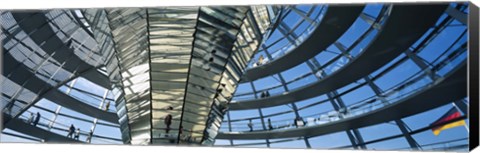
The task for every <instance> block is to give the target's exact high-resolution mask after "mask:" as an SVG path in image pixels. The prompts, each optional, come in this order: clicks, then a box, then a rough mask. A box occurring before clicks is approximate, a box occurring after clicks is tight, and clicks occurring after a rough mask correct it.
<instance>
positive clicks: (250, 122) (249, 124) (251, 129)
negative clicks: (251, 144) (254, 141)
mask: <svg viewBox="0 0 480 153" xmlns="http://www.w3.org/2000/svg"><path fill="white" fill-rule="evenodd" d="M248 127H249V128H250V132H252V131H253V123H252V119H249V120H248Z"/></svg>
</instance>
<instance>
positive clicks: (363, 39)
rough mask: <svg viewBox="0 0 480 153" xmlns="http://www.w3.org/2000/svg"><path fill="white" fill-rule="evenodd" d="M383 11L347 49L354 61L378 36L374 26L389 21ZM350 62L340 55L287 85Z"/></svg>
mask: <svg viewBox="0 0 480 153" xmlns="http://www.w3.org/2000/svg"><path fill="white" fill-rule="evenodd" d="M386 7H387V6H386ZM383 9H384V10H383V14H382V13H380V15H378V16H377V19H376V20H375V23H373V24H371V25H370V26H369V27H367V28H368V30H366V31H365V32H364V33H363V34H362V36H360V38H359V39H358V40H357V41H356V42H354V43H353V44H352V45H351V46H350V47H349V48H348V49H347V51H346V52H347V53H349V54H350V55H351V57H352V59H353V58H355V57H357V56H358V55H359V54H360V53H362V52H363V51H364V48H365V47H367V45H368V44H369V43H370V42H371V40H372V39H373V38H374V37H375V36H376V35H377V34H378V29H375V28H374V25H376V24H381V25H383V23H385V21H386V20H387V19H388V15H389V11H388V9H386V8H383ZM356 22H361V21H360V20H357V21H356ZM350 28H352V27H350ZM342 37H345V35H344V36H342ZM332 45H334V44H332ZM324 51H325V52H327V51H328V50H324ZM320 54H321V53H320ZM350 61H351V59H349V58H347V57H344V56H343V54H342V53H338V55H337V56H336V57H334V58H331V59H330V61H328V62H326V63H325V64H324V65H323V66H321V67H318V68H316V69H315V70H314V71H309V72H306V73H304V74H301V75H300V76H298V77H296V78H294V79H292V80H290V81H288V82H286V83H285V85H286V86H288V85H291V84H294V83H297V82H301V81H306V80H305V78H308V77H310V76H312V75H317V74H318V73H321V72H322V71H323V72H325V73H327V74H331V73H333V72H335V71H337V70H339V69H340V68H341V67H343V66H345V65H347V64H348V63H349V62H350ZM294 68H295V67H294ZM311 82H315V81H308V80H307V81H306V82H303V83H301V84H295V86H297V88H298V87H302V86H305V85H307V84H308V83H311ZM280 88H283V85H282V84H281V83H279V84H276V85H274V86H272V87H268V88H265V89H261V90H257V91H256V92H257V93H253V91H252V92H247V93H236V95H235V96H234V100H233V101H232V102H241V101H244V100H251V99H255V97H254V96H253V95H254V94H258V93H261V92H264V91H270V90H276V89H280ZM289 89H290V90H292V89H296V88H289ZM283 93H284V92H271V95H280V94H283Z"/></svg>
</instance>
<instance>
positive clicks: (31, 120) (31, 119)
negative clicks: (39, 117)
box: [27, 113, 35, 124]
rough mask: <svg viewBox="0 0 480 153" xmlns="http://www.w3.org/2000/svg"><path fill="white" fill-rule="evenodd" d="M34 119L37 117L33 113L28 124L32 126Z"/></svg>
mask: <svg viewBox="0 0 480 153" xmlns="http://www.w3.org/2000/svg"><path fill="white" fill-rule="evenodd" d="M34 118H35V115H34V114H33V113H30V117H29V118H28V120H27V123H28V124H32V123H33V119H34Z"/></svg>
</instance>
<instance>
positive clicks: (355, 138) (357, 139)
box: [307, 58, 367, 149]
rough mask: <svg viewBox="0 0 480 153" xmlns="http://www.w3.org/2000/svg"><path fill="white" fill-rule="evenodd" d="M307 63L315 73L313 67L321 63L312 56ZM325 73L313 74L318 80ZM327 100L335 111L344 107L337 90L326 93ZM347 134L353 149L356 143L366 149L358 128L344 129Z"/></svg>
mask: <svg viewBox="0 0 480 153" xmlns="http://www.w3.org/2000/svg"><path fill="white" fill-rule="evenodd" d="M307 65H308V66H309V67H310V70H311V71H312V73H314V74H316V72H315V67H318V68H320V67H321V65H320V63H319V62H318V61H317V60H316V59H315V58H312V59H310V60H309V61H307ZM320 71H321V70H320ZM326 75H327V74H326V73H325V72H324V71H321V72H320V76H318V75H315V76H316V78H317V79H318V80H320V79H321V78H322V77H324V76H326ZM327 97H328V100H329V101H330V103H331V104H332V106H333V108H334V109H335V110H336V111H339V110H340V109H346V106H345V103H344V102H343V100H342V99H341V98H340V97H338V93H337V91H332V92H328V93H327ZM339 117H340V118H343V117H342V116H339ZM345 132H346V133H347V135H348V138H349V139H350V142H351V143H352V146H353V148H354V149H358V144H361V145H360V147H361V148H362V149H366V148H367V147H366V146H365V145H364V141H363V138H362V136H361V134H360V132H359V131H358V129H352V130H347V131H345Z"/></svg>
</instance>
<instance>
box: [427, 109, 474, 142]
mask: <svg viewBox="0 0 480 153" xmlns="http://www.w3.org/2000/svg"><path fill="white" fill-rule="evenodd" d="M460 117H461V114H460V112H459V111H458V110H457V109H456V108H455V107H452V108H451V109H450V110H449V111H448V112H447V113H446V114H445V115H443V116H442V117H440V118H439V119H438V120H437V121H435V122H433V123H432V124H430V125H432V126H435V125H439V124H442V123H445V122H448V121H451V120H454V119H457V118H460ZM465 124H466V123H465V120H459V121H456V122H452V123H448V124H445V125H439V126H435V127H433V128H432V132H433V134H434V135H436V136H437V135H439V134H440V132H441V131H442V130H446V129H449V128H454V127H457V126H462V125H465Z"/></svg>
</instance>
